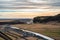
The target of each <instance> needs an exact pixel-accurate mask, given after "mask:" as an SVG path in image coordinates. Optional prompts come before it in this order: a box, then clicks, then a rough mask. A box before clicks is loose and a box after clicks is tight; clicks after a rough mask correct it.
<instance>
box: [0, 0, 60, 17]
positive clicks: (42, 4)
mask: <svg viewBox="0 0 60 40" xmlns="http://www.w3.org/2000/svg"><path fill="white" fill-rule="evenodd" d="M6 12H8V13H11V12H12V14H14V13H15V12H17V13H18V14H19V15H20V14H21V12H22V13H23V12H24V14H25V12H27V13H28V12H32V13H33V14H36V13H38V14H44V15H46V12H49V13H48V14H50V15H51V13H52V15H53V14H56V13H57V14H58V13H60V0H0V15H1V16H0V17H3V15H4V13H6ZM19 12H20V13H19ZM35 12H36V13H35ZM44 12H45V13H44ZM1 13H3V14H1ZM8 13H7V14H8ZM28 14H29V15H30V13H28ZM26 15H27V14H26Z"/></svg>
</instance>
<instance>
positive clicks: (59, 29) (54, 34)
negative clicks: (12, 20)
mask: <svg viewBox="0 0 60 40" xmlns="http://www.w3.org/2000/svg"><path fill="white" fill-rule="evenodd" d="M13 26H16V27H19V28H22V29H26V30H30V31H33V32H37V33H40V34H43V35H46V36H49V37H51V38H54V39H56V40H60V25H52V24H30V25H28V24H17V25H13Z"/></svg>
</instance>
